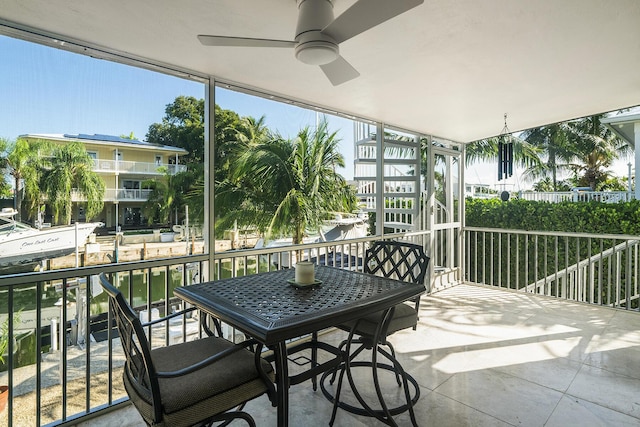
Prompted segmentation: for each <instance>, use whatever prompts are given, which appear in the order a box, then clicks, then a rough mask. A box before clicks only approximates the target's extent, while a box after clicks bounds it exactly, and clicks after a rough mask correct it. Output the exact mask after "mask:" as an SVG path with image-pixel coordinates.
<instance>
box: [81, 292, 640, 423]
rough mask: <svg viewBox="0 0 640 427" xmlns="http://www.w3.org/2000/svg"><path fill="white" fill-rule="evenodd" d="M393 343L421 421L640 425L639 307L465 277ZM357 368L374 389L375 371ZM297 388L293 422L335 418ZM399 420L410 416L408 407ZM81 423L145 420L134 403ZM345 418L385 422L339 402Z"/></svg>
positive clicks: (316, 395)
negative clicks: (468, 281)
mask: <svg viewBox="0 0 640 427" xmlns="http://www.w3.org/2000/svg"><path fill="white" fill-rule="evenodd" d="M341 337H342V335H341V333H339V332H336V333H332V334H331V335H330V336H328V337H326V338H325V339H327V340H333V341H338V340H340V339H341ZM392 342H393V344H394V346H395V348H396V352H397V354H398V357H399V359H400V360H401V362H402V364H403V366H404V368H405V369H406V370H407V371H408V372H409V373H411V374H412V375H413V376H414V377H415V378H416V380H417V381H418V383H419V384H420V391H421V397H420V400H419V401H418V403H417V405H416V407H415V411H416V415H417V419H418V422H419V424H420V425H421V426H492V427H493V426H510V425H511V426H558V427H560V426H562V427H566V426H640V313H637V312H624V311H618V310H613V309H608V308H600V307H593V306H588V305H582V304H574V303H570V302H565V301H558V300H555V299H551V298H545V297H539V296H534V295H530V294H523V293H515V292H508V291H502V290H497V289H491V288H486V287H477V286H472V285H461V286H456V287H453V288H450V289H447V290H444V291H441V292H438V293H436V294H434V295H431V296H428V297H424V298H423V303H422V305H421V313H420V325H419V327H418V329H417V330H416V331H411V330H408V331H402V332H400V333H397V334H395V335H394V336H393V337H392ZM359 371H364V370H359ZM356 375H357V377H358V379H357V381H358V383H359V384H363V386H362V389H363V390H364V389H368V388H369V389H370V387H367V386H366V381H367V378H368V377H369V376H370V373H369V372H368V371H367V372H357V373H356ZM389 380H390V381H389V383H388V386H386V387H385V392H386V393H387V394H388V399H389V401H392V400H393V399H394V395H395V394H397V386H395V384H394V383H392V378H389ZM290 396H291V408H290V425H291V426H296V427H297V426H305V427H309V426H322V425H327V424H328V420H329V418H330V414H331V405H330V404H329V402H328V401H327V400H326V399H325V398H324V397H323V396H322V394H321V392H320V391H317V392H314V391H313V390H312V389H311V384H308V383H305V384H300V385H298V386H295V387H293V388H292V389H291V390H290ZM345 398H348V393H345ZM246 410H247V411H248V412H249V413H250V414H252V416H253V417H254V418H255V419H256V423H257V425H258V426H275V425H276V411H275V408H272V407H271V406H270V405H269V402H268V400H267V398H266V397H261V398H258V399H256V400H254V401H252V402H251V403H250V404H249V405H247V408H246ZM395 420H396V422H397V423H398V425H400V426H406V425H410V422H409V417H408V415H407V414H402V415H398V416H396V417H395ZM81 425H82V426H83V427H84V426H89V425H90V426H92V427H93V426H112V425H118V426H119V427H127V426H141V425H144V424H143V423H142V422H141V419H140V417H139V416H138V414H137V412H136V411H135V410H134V409H133V408H131V407H128V408H127V409H125V410H119V411H116V412H114V413H112V414H109V415H107V416H105V417H103V418H102V419H98V420H92V421H90V422H87V423H85V424H81ZM233 425H243V424H242V423H240V422H236V423H234V424H233ZM336 425H338V426H377V425H382V423H379V422H377V421H375V420H371V419H369V418H366V417H358V416H353V415H351V414H348V413H346V412H345V411H338V416H337V420H336Z"/></svg>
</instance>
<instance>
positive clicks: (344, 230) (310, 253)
mask: <svg viewBox="0 0 640 427" xmlns="http://www.w3.org/2000/svg"><path fill="white" fill-rule="evenodd" d="M368 220H369V218H368V216H367V214H366V213H360V214H358V215H357V216H353V217H343V216H342V215H339V214H338V215H336V216H335V218H334V219H332V220H328V221H325V222H324V225H323V226H322V227H321V229H320V230H319V232H318V234H316V235H311V236H305V237H304V238H303V239H302V243H303V244H305V243H321V242H336V243H338V242H341V241H346V240H349V239H358V238H361V237H365V236H366V235H367V230H368V227H369V225H368ZM291 245H293V239H292V238H290V237H289V238H281V239H275V240H271V241H269V242H267V243H266V244H265V241H264V239H259V240H258V242H257V243H256V245H255V246H254V248H255V249H259V248H265V249H271V248H279V247H287V246H291ZM339 247H340V245H337V248H338V249H339ZM296 257H297V254H296V252H295V251H293V252H292V251H284V252H276V253H273V254H270V255H269V256H268V261H269V262H270V263H271V264H272V265H274V266H276V267H283V268H289V267H290V264H295V263H296ZM261 258H262V259H263V261H266V260H267V259H266V255H263V256H261ZM347 258H349V255H348V254H342V253H341V251H340V250H337V251H336V248H335V247H334V248H333V249H332V250H331V251H330V252H329V253H325V252H323V251H322V253H320V254H318V250H317V249H316V248H312V249H308V250H305V251H304V253H303V254H302V260H305V261H306V260H308V261H312V262H314V263H318V264H320V265H336V266H337V265H342V263H344V264H345V265H347V263H351V264H349V265H352V264H353V265H356V264H358V263H359V264H360V265H361V264H362V261H361V260H357V259H356V258H350V259H347Z"/></svg>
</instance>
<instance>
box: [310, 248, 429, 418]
mask: <svg viewBox="0 0 640 427" xmlns="http://www.w3.org/2000/svg"><path fill="white" fill-rule="evenodd" d="M429 260H430V258H429V257H428V256H427V255H426V254H425V252H424V249H423V248H422V246H420V245H416V244H413V243H407V242H395V241H376V242H373V243H372V245H371V247H370V248H369V249H368V250H367V251H366V253H365V259H364V272H365V273H368V274H375V275H380V276H383V277H387V278H391V279H396V280H401V281H404V282H410V283H415V284H421V285H424V281H425V277H426V274H427V269H428V266H429ZM419 308H420V298H416V299H415V300H414V301H412V302H410V303H401V304H398V305H396V306H395V307H393V308H392V309H391V310H390V311H389V312H388V314H387V315H386V316H385V313H384V312H378V313H373V314H371V315H368V316H366V317H364V318H361V319H358V320H357V321H352V322H348V323H345V324H343V325H339V326H338V327H339V328H340V329H343V330H345V331H349V332H350V333H349V337H348V338H347V339H346V340H344V341H343V342H342V343H341V344H340V347H339V348H341V349H342V348H344V347H345V346H346V347H347V351H348V352H349V355H348V358H349V368H353V367H370V368H372V369H373V374H374V376H377V375H378V373H377V370H378V369H385V370H389V371H393V372H394V373H395V376H396V382H397V383H398V386H403V387H404V389H405V396H406V398H407V403H406V404H403V405H400V406H398V407H395V408H387V407H386V405H385V403H384V399H383V398H382V396H383V393H382V390H380V388H379V383H378V381H377V377H376V380H375V381H374V384H375V387H376V393H377V395H378V397H379V400H380V404H381V405H382V408H381V409H373V408H371V407H370V406H368V405H367V404H366V403H365V402H364V400H363V399H362V398H361V396H360V395H359V393H358V391H357V390H356V389H354V390H353V392H354V394H355V395H356V398H357V399H358V401H359V402H360V404H361V405H362V407H357V406H353V405H349V404H346V403H345V402H340V399H339V395H340V387H341V383H342V378H340V380H339V382H338V387H337V389H336V392H335V397H334V396H332V395H331V393H329V392H328V390H327V388H326V387H325V385H324V382H325V381H326V379H327V378H328V377H329V375H330V376H331V379H330V383H331V384H333V382H334V381H335V378H336V375H337V374H338V373H339V374H340V377H342V376H343V375H344V373H345V368H346V366H345V364H344V363H343V364H342V365H340V367H339V368H338V369H336V370H334V371H333V372H327V373H325V374H323V376H322V377H321V381H320V383H321V388H322V391H323V393H324V394H325V396H326V397H327V398H328V399H329V400H330V401H332V402H334V412H333V415H332V418H331V422H330V424H333V421H334V419H335V413H336V409H337V407H341V408H343V409H345V410H347V411H349V412H352V413H356V414H359V415H369V416H371V415H373V416H376V417H377V418H379V419H381V420H383V421H384V420H385V419H388V418H389V417H390V416H391V415H396V414H399V413H401V412H404V411H406V410H409V411H410V413H411V419H412V421H413V422H414V425H415V424H417V423H416V421H415V416H414V414H413V404H415V402H417V400H418V398H419V397H420V388H419V386H418V383H417V382H416V381H415V379H414V378H413V377H412V376H411V375H409V374H407V373H405V372H404V370H403V369H402V366H401V365H400V363H399V362H398V360H397V359H396V354H395V350H394V348H393V346H392V345H391V343H390V342H389V341H387V337H388V336H389V335H391V334H394V333H395V332H398V331H400V330H403V329H408V328H413V329H414V330H415V329H416V326H417V323H418V311H419ZM376 336H377V339H376ZM353 344H356V348H355V350H353V351H351V350H350V348H351V346H352V345H353ZM385 347H386V348H388V349H389V351H387V350H385ZM364 350H372V351H373V353H372V358H371V360H367V361H360V360H359V361H354V359H355V358H356V357H357V356H358V355H359V354H360V353H362V352H363V351H364ZM378 353H379V354H381V355H382V356H384V357H385V358H386V359H387V360H388V361H389V362H391V364H390V365H389V364H387V363H382V362H380V361H378V358H377V354H378ZM409 383H411V384H412V385H413V388H414V392H413V396H411V392H410V390H409V385H408V384H409ZM352 388H353V387H352Z"/></svg>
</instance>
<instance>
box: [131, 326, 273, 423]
mask: <svg viewBox="0 0 640 427" xmlns="http://www.w3.org/2000/svg"><path fill="white" fill-rule="evenodd" d="M233 345H234V344H233V343H231V342H230V341H227V340H225V339H222V338H219V337H207V338H204V339H200V340H196V341H189V342H186V343H182V344H177V345H172V346H168V347H160V348H156V349H154V350H152V351H151V358H152V359H153V364H154V365H155V368H156V371H157V372H167V371H176V370H179V369H182V368H186V367H188V366H190V365H193V364H194V363H197V362H199V361H201V360H203V359H205V358H207V357H209V356H211V355H213V354H217V353H220V352H221V351H223V350H224V349H226V348H228V347H232V346H233ZM261 363H262V369H263V370H264V372H265V373H267V374H268V375H269V377H270V378H271V379H272V380H273V368H272V366H271V364H269V363H268V362H267V361H265V360H262V361H261ZM125 372H126V370H125ZM124 380H125V388H126V389H127V393H128V394H129V396H130V397H131V399H132V400H133V401H134V404H136V407H138V409H139V410H140V412H141V413H143V417H144V418H147V417H146V416H145V415H144V412H148V416H149V417H150V418H149V419H152V418H153V409H152V407H151V404H150V400H149V398H148V396H143V395H140V394H138V393H136V388H135V387H133V386H132V384H131V382H130V381H128V378H127V375H126V374H125V376H124ZM158 382H159V386H160V394H161V396H162V404H163V413H164V416H163V425H167V426H169V425H170V426H181V425H192V424H194V423H197V422H199V421H201V420H203V419H206V418H207V415H206V414H210V415H209V416H211V415H214V414H218V413H222V412H226V411H228V410H229V409H232V408H234V407H236V406H238V405H239V404H240V403H242V402H244V401H246V400H249V399H252V398H254V397H257V396H260V395H261V394H263V393H264V392H266V390H267V387H266V385H265V383H264V381H263V380H262V379H261V378H260V375H259V373H258V370H257V369H256V367H255V357H254V353H252V352H250V351H248V350H246V349H243V350H241V351H238V352H235V353H233V354H231V355H229V356H227V357H224V358H222V359H220V360H218V361H216V362H213V363H212V364H211V365H209V366H207V367H204V368H202V369H199V370H197V371H195V372H192V373H190V374H186V375H181V376H177V377H174V378H159V379H158ZM136 401H137V402H136ZM139 405H140V406H139ZM141 406H142V408H144V409H145V410H142V408H141Z"/></svg>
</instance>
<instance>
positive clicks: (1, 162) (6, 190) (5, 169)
mask: <svg viewBox="0 0 640 427" xmlns="http://www.w3.org/2000/svg"><path fill="white" fill-rule="evenodd" d="M9 147H10V142H9V141H8V140H6V139H4V138H0V153H1V154H0V174H2V175H1V176H0V197H4V198H8V197H11V185H10V184H9V183H8V182H7V180H6V178H5V174H6V173H9V162H8V160H7V150H8V149H9Z"/></svg>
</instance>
